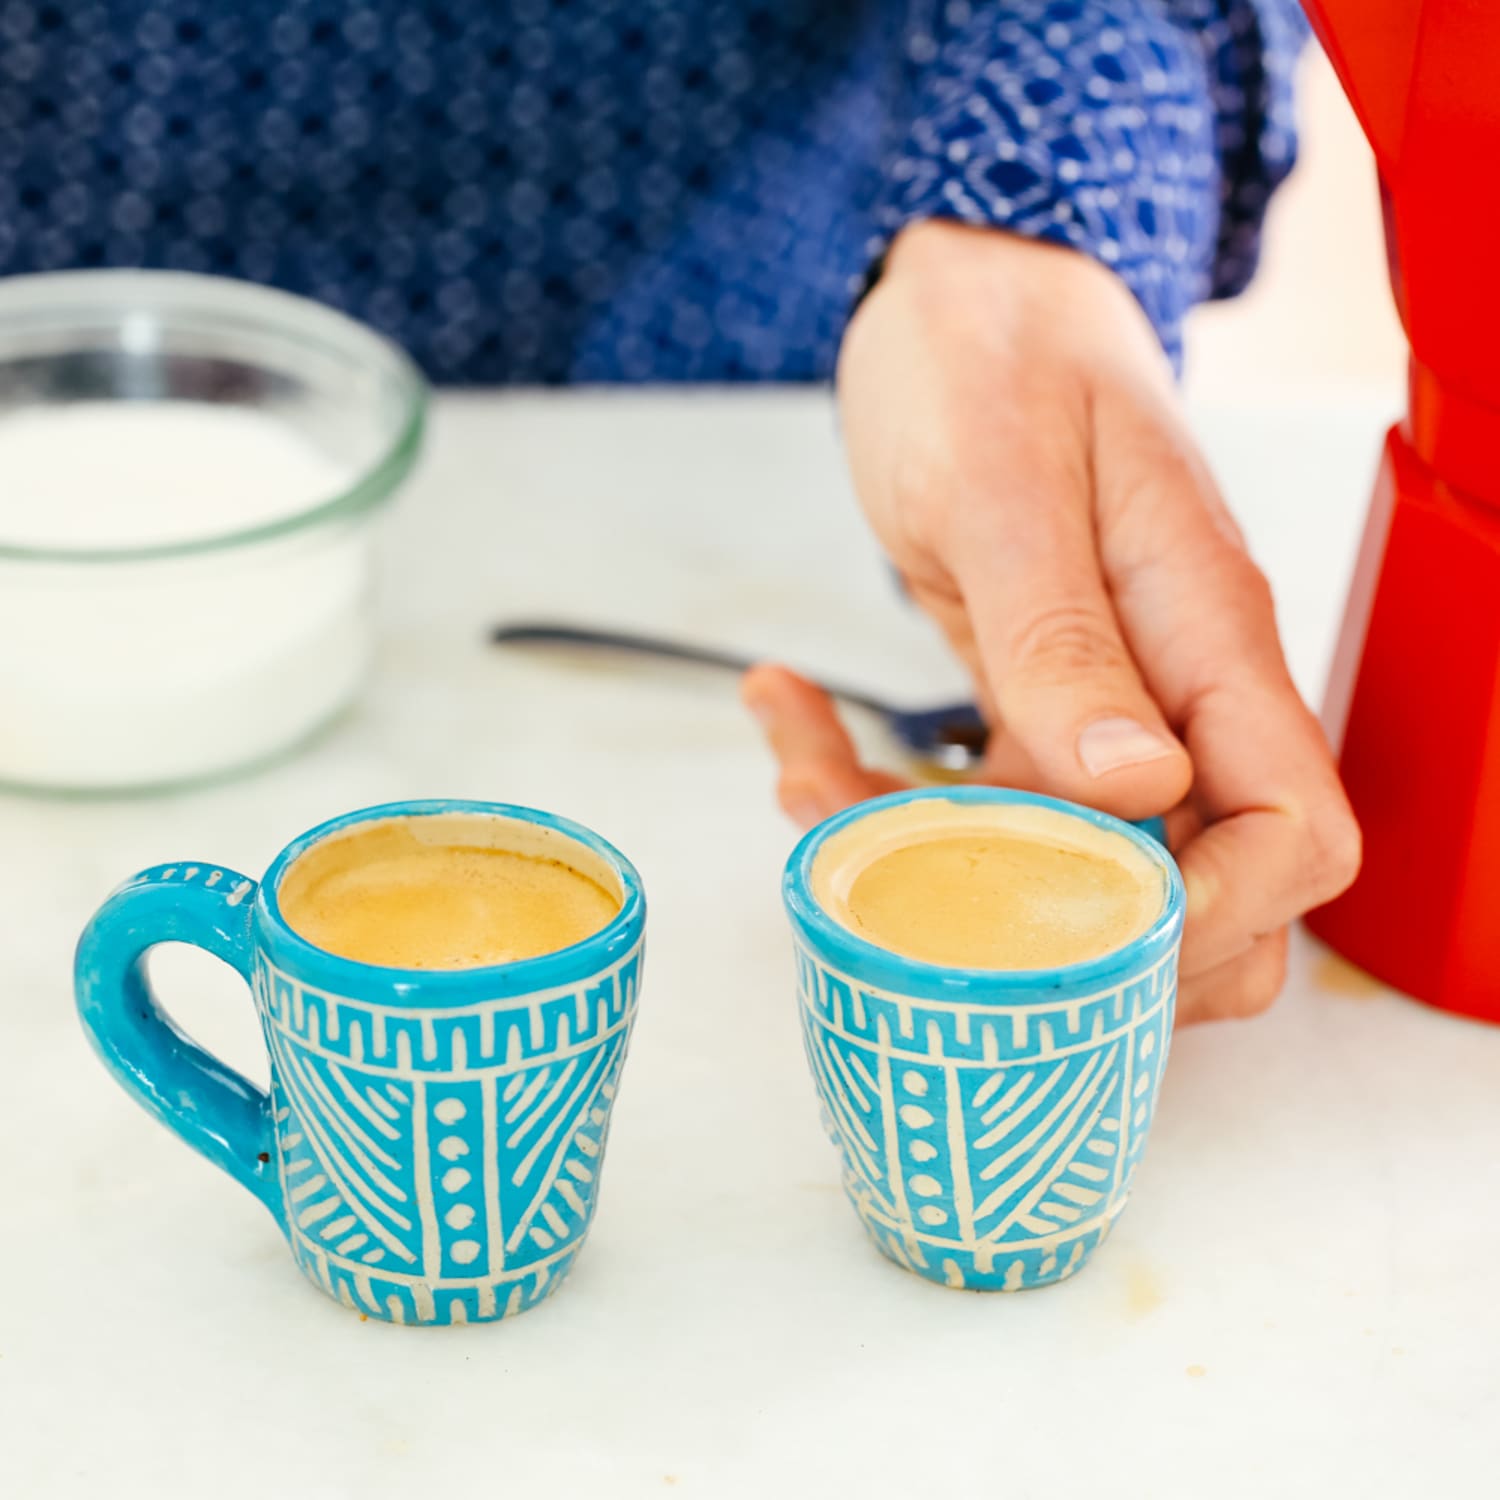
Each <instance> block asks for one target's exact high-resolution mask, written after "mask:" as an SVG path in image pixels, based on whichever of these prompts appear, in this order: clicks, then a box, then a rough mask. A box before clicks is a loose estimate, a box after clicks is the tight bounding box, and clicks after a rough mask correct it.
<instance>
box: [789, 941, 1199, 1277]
mask: <svg viewBox="0 0 1500 1500" xmlns="http://www.w3.org/2000/svg"><path fill="white" fill-rule="evenodd" d="M798 972H799V992H800V996H801V1001H802V1003H801V1007H800V1009H801V1015H802V1022H803V1037H804V1042H805V1045H806V1050H807V1056H808V1062H809V1064H810V1066H811V1068H812V1071H813V1076H814V1078H815V1080H816V1082H817V1084H818V1092H819V1097H820V1100H821V1103H822V1108H823V1118H824V1124H825V1126H826V1128H827V1130H828V1132H829V1134H830V1136H831V1137H832V1138H833V1140H834V1142H835V1144H836V1145H837V1146H838V1148H839V1151H840V1153H841V1155H842V1157H843V1166H844V1185H845V1188H846V1191H847V1192H848V1194H849V1197H850V1199H851V1201H852V1202H853V1204H854V1207H855V1209H856V1211H857V1212H858V1214H859V1216H860V1218H861V1219H862V1220H863V1221H864V1223H865V1226H866V1228H867V1229H868V1230H869V1232H870V1233H871V1235H872V1236H873V1237H874V1238H875V1239H876V1240H877V1242H878V1243H879V1245H880V1247H881V1249H882V1250H884V1251H885V1252H886V1254H888V1255H889V1256H890V1257H891V1258H892V1259H893V1260H896V1261H897V1262H898V1263H900V1264H902V1265H905V1266H907V1267H908V1268H909V1269H912V1270H915V1271H919V1272H921V1273H923V1274H925V1275H928V1276H938V1275H940V1277H941V1279H943V1280H946V1281H947V1282H948V1283H949V1284H950V1285H952V1286H957V1287H962V1286H1001V1287H1005V1288H1010V1289H1015V1288H1018V1287H1020V1286H1023V1285H1032V1284H1036V1283H1037V1282H1040V1281H1047V1280H1056V1279H1060V1278H1061V1277H1062V1276H1066V1275H1068V1274H1071V1272H1072V1271H1074V1270H1076V1269H1077V1267H1078V1266H1079V1265H1080V1264H1081V1263H1082V1261H1083V1260H1084V1259H1085V1258H1086V1256H1087V1255H1088V1253H1089V1252H1090V1251H1091V1250H1092V1249H1093V1248H1094V1246H1095V1245H1097V1244H1098V1242H1099V1241H1100V1240H1101V1239H1102V1238H1103V1237H1104V1235H1105V1234H1107V1233H1108V1231H1109V1228H1110V1226H1111V1224H1112V1223H1113V1221H1114V1219H1115V1217H1116V1215H1117V1214H1118V1213H1119V1212H1120V1210H1121V1209H1122V1208H1123V1207H1124V1204H1125V1200H1126V1198H1127V1196H1128V1193H1129V1188H1130V1182H1131V1179H1132V1177H1133V1176H1134V1171H1135V1166H1136V1162H1137V1160H1138V1157H1139V1153H1140V1149H1141V1145H1142V1143H1143V1142H1144V1140H1145V1136H1146V1131H1147V1129H1148V1127H1149V1125H1150V1123H1151V1115H1152V1111H1153V1109H1154V1107H1155V1099H1156V1092H1157V1084H1158V1082H1159V1079H1160V1076H1161V1070H1162V1067H1163V1064H1164V1062H1165V1058H1166V1052H1167V1044H1168V1041H1169V1034H1168V1030H1167V1023H1168V1019H1169V1016H1170V1012H1171V1005H1170V1001H1171V999H1172V996H1173V993H1174V989H1175V984H1176V966H1175V961H1174V960H1173V959H1171V958H1169V959H1167V960H1164V961H1162V962H1160V963H1158V964H1157V965H1156V966H1155V967H1154V968H1152V969H1151V970H1149V971H1147V972H1146V973H1144V974H1141V975H1137V976H1133V977H1132V978H1131V979H1130V980H1129V981H1127V982H1125V983H1123V984H1120V985H1118V986H1115V987H1113V988H1111V989H1109V990H1105V991H1101V992H1099V993H1098V994H1095V995H1087V996H1083V997H1080V998H1074V999H1068V1000H1058V1001H1047V1000H1038V999H1036V998H1032V999H1030V1000H1028V1001H1027V1002H1024V1003H1022V1004H1018V1005H1012V1006H1007V1005H1004V1004H995V1003H988V1002H973V1003H971V1002H963V1001H952V1000H920V999H912V998H910V997H907V996H902V995H897V994H893V993H889V992H886V991H882V990H878V989H873V988H871V987H870V986H868V985H862V984H860V983H859V982H858V981H856V980H854V979H852V978H851V977H850V976H848V975H846V974H841V973H839V972H838V971H837V970H834V969H831V968H829V967H827V966H825V965H823V964H821V963H819V962H817V961H816V960H815V959H813V958H812V957H811V956H810V955H809V954H808V953H807V952H806V950H804V949H800V948H799V953H798Z"/></svg>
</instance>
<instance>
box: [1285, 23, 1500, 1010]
mask: <svg viewBox="0 0 1500 1500" xmlns="http://www.w3.org/2000/svg"><path fill="white" fill-rule="evenodd" d="M1308 13H1309V15H1310V17H1311V19H1312V21H1313V25H1314V27H1315V28H1316V30H1317V32H1318V34H1319V36H1320V38H1321V40H1322V42H1323V45H1324V48H1325V49H1326V50H1327V52H1328V55H1329V57H1330V58H1331V60H1332V62H1333V65H1334V67H1335V69H1336V70H1337V72H1338V75H1339V77H1340V79H1341V80H1342V82H1343V84H1344V88H1345V89H1346V91H1347V92H1348V94H1349V98H1350V101H1351V102H1352V103H1353V105H1354V109H1355V112H1356V114H1357V115H1358V117H1359V120H1360V123H1361V124H1362V125H1363V126H1364V129H1365V133H1366V134H1367V135H1368V136H1369V139H1370V143H1371V145H1372V146H1373V147H1374V151H1375V160H1376V165H1377V167H1378V169H1379V173H1380V189H1381V195H1382V201H1383V205H1384V210H1385V225H1386V243H1387V249H1388V254H1389V259H1390V268H1391V284H1392V287H1393V288H1394V291H1395V295H1396V304H1397V307H1398V309H1399V311H1400V314H1401V321H1402V324H1403V326H1404V328H1405V330H1406V336H1407V339H1408V342H1409V343H1410V345H1411V367H1410V369H1411V373H1410V386H1409V395H1408V410H1407V415H1406V418H1405V420H1404V421H1403V422H1400V423H1398V424H1397V425H1396V426H1395V427H1393V428H1392V429H1391V430H1390V432H1389V433H1388V434H1387V436H1386V441H1385V451H1384V454H1383V456H1382V459H1381V465H1380V471H1379V475H1378V477H1377V480H1376V485H1375V495H1374V499H1373V501H1372V502H1371V506H1370V515H1369V520H1368V522H1367V523H1366V529H1365V537H1364V543H1363V546H1362V548H1361V551H1360V557H1359V562H1358V566H1357V568H1356V571H1355V577H1354V582H1353V585H1352V587H1351V589H1350V594H1349V601H1348V606H1347V610H1346V614H1345V618H1344V626H1343V634H1342V636H1341V638H1340V642H1339V649H1338V655H1337V658H1336V660H1335V664H1334V668H1333V674H1332V677H1331V679H1330V682H1329V688H1328V699H1327V705H1326V710H1325V722H1326V723H1327V726H1328V730H1329V734H1330V737H1331V738H1332V740H1333V743H1334V746H1335V748H1336V750H1337V751H1338V754H1339V763H1340V768H1341V770H1342V772H1343V777H1344V783H1345V785H1346V786H1347V787H1348V790H1349V796H1350V798H1351V800H1352V801H1353V804H1354V810H1355V812H1356V814H1357V815H1358V817H1359V821H1360V824H1361V826H1362V827H1363V829H1364V835H1365V861H1364V869H1363V871H1362V873H1361V874H1360V877H1359V879H1358V881H1356V882H1355V885H1354V887H1353V888H1352V889H1351V890H1350V891H1349V892H1348V894H1347V895H1345V896H1343V897H1341V898H1340V899H1339V900H1337V901H1335V902H1334V903H1333V904H1332V905H1330V906H1325V907H1323V908H1322V909H1321V910H1319V911H1316V912H1314V913H1313V914H1312V915H1311V917H1310V918H1309V925H1310V926H1311V927H1312V929H1313V931H1314V932H1316V933H1317V934H1318V935H1319V936H1320V937H1322V938H1324V939H1325V940H1326V941H1327V942H1329V943H1331V944H1332V945H1333V946H1334V947H1335V948H1336V949H1338V950H1339V951H1340V952H1341V953H1343V954H1345V955H1346V956H1347V957H1349V958H1350V959H1352V960H1353V961H1354V962H1355V963H1357V964H1359V965H1360V966H1361V967H1362V968H1365V969H1368V970H1369V971H1370V972H1371V973H1372V974H1375V975H1377V976H1378V977H1379V978H1380V979H1383V980H1385V981H1386V982H1387V983H1389V984H1392V985H1394V986H1396V987H1397V988H1398V989H1402V990H1405V991H1406V992H1407V993H1408V994H1411V995H1414V996H1415V997H1416V998H1418V999H1420V1000H1425V1001H1427V1002H1428V1003H1429V1004H1432V1005H1437V1006H1441V1007H1442V1008H1443V1009H1445V1010H1452V1011H1461V1012H1463V1013H1465V1014H1467V1015H1473V1016H1481V1017H1483V1018H1484V1019H1486V1020H1491V1021H1500V0H1308Z"/></svg>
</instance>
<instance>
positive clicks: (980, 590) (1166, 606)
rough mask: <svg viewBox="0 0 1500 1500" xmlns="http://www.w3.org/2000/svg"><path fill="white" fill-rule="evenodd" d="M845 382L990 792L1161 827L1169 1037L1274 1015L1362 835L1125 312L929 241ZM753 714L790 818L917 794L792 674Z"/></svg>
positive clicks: (863, 475) (1162, 363) (870, 308)
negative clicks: (1178, 871) (1303, 937)
mask: <svg viewBox="0 0 1500 1500" xmlns="http://www.w3.org/2000/svg"><path fill="white" fill-rule="evenodd" d="M838 386H839V402H840V409H841V415H842V419H843V427H844V434H845V439H846V444H847V449H848V454H849V463H850V468H851V471H852V473H853V478H854V485H855V489H856V491H857V492H858V494H859V497H860V501H861V503H862V505H863V507H864V509H865V513H866V516H867V517H868V519H869V521H870V524H871V526H872V527H873V528H874V531H875V533H876V535H877V537H878V538H879V539H880V541H881V543H882V544H883V545H884V547H885V549H886V551H887V552H888V553H889V555H890V557H891V559H892V561H893V562H894V563H895V565H896V567H897V568H898V569H899V570H900V572H901V574H902V576H903V578H904V579H905V582H906V585H907V587H908V589H909V590H910V592H911V594H912V597H913V598H914V599H915V600H916V602H917V603H918V604H919V605H920V606H921V607H922V608H923V609H924V610H925V611H926V612H927V613H928V614H929V615H931V616H932V618H933V619H934V620H935V621H936V622H937V624H938V625H939V626H940V628H941V629H942V631H943V632H944V634H945V636H946V637H947V640H948V642H949V644H950V645H951V646H952V648H953V649H954V651H955V652H957V654H958V655H959V657H960V658H961V659H962V661H963V662H964V664H965V666H966V667H967V668H968V670H969V672H970V673H971V675H972V677H973V679H974V682H975V688H976V692H977V694H978V697H979V701H980V703H981V705H982V706H983V708H984V710H985V714H986V717H987V718H988V720H989V722H990V724H991V726H992V735H991V744H990V749H989V752H988V754H987V756H986V760H985V764H984V766H983V767H982V770H981V771H980V777H981V779H983V780H985V781H990V782H997V783H1000V784H1004V785H1008V786H1017V787H1025V788H1030V789H1035V790H1039V791H1044V792H1049V793H1051V794H1053V795H1056V796H1061V797H1067V798H1070V799H1072V800H1074V801H1078V802H1083V803H1087V804H1088V805H1090V806H1093V807H1097V808H1101V809H1103V810H1105V811H1107V812H1112V813H1115V814H1117V815H1119V816H1120V817H1124V818H1142V817H1146V816H1149V815H1151V814H1155V813H1166V814H1167V815H1168V835H1169V840H1170V842H1171V845H1172V848H1173V850H1174V852H1175V853H1176V856H1177V859H1178V862H1179V864H1180V865H1181V868H1182V873H1183V878H1184V881H1185V882H1186V886H1187V893H1188V922H1187V928H1186V932H1185V936H1184V942H1183V950H1182V960H1181V969H1180V991H1179V998H1178V1018H1179V1020H1181V1021H1184V1022H1189V1021H1196V1020H1204V1019H1210V1018H1215V1017H1224V1016H1242V1015H1250V1014H1253V1013H1255V1012H1257V1011H1260V1010H1263V1009H1264V1008H1265V1007H1266V1006H1268V1005H1269V1004H1270V1003H1271V1002H1272V1000H1274V999H1275V997H1276V994H1277V992H1278V991H1279V990H1280V988H1281V984H1282V981H1283V978H1284V974H1285V964H1286V943H1287V938H1286V929H1287V925H1288V923H1290V922H1291V921H1293V920H1294V919H1295V918H1296V917H1298V916H1300V915H1301V914H1302V913H1303V912H1305V911H1307V910H1309V909H1310V908H1311V907H1314V906H1317V905H1320V904H1321V903H1323V902H1325V901H1328V900H1331V899H1332V898H1333V897H1334V896H1335V895H1337V894H1338V893H1339V892H1341V891H1342V890H1344V889H1345V888H1346V887H1347V886H1348V885H1349V884H1350V883H1351V882H1352V880H1353V879H1354V876H1355V874H1356V872H1357V870H1358V867H1359V852H1360V841H1359V830H1358V827H1357V825H1356V823H1355V821H1354V818H1353V815H1352V813H1351V812H1350V809H1349V804H1348V801H1347V799H1346V798H1345V796H1344V792H1343V788H1342V787H1341V786H1340V784H1339V780H1338V774H1337V771H1336V770H1335V767H1334V763H1333V758H1332V756H1331V754H1330V752H1329V749H1328V745H1327V742H1326V741H1325V739H1324V737H1323V734H1322V731H1321V730H1320V728H1319V726H1318V724H1317V722H1316V720H1315V719H1314V718H1313V716H1312V715H1311V714H1310V713H1309V712H1308V710H1307V708H1306V706H1305V705H1304V704H1303V702H1302V700H1301V698H1300V697H1299V696H1298V694H1297V690H1296V688H1295V687H1294V686H1293V684H1292V681H1291V677H1290V675H1289V673H1288V671H1287V667H1286V662H1285V660H1284V658H1283V656H1282V652H1281V646H1280V642H1279V640H1278V637H1277V633H1276V621H1275V614H1274V610H1273V607H1272V602H1271V595H1270V590H1269V588H1268V586H1267V584H1266V581H1265V579H1264V577H1263V576H1262V575H1261V573H1260V572H1259V570H1258V569H1257V568H1256V567H1255V565H1254V563H1253V562H1252V561H1251V559H1250V557H1249V555H1248V553H1247V552H1246V550H1245V546H1244V542H1243V539H1242V538H1241V535H1240V532H1239V529H1238V527H1237V526H1236V525H1235V523H1234V520H1233V518H1232V517H1231V516H1230V514H1229V512H1228V510H1227V509H1226V507H1225V505H1224V503H1223V501H1222V500H1221V499H1220V497H1219V495H1218V493H1217V491H1216V489H1215V487H1214V483H1213V480H1212V478H1211V476H1210V475H1209V473H1208V471H1207V469H1206V468H1205V466H1204V463H1203V460H1202V458H1201V457H1200V456H1199V454H1198V453H1197V451H1196V449H1195V447H1194V445H1193V442H1192V439H1191V437H1190V436H1189V434H1188V432H1187V430H1186V428H1185V426H1184V423H1183V419H1182V416H1181V413H1180V412H1179V410H1178V406H1177V400H1176V395H1175V392H1174V389H1173V385H1172V380H1171V372H1170V370H1169V368H1168V366H1167V363H1166V360H1165V358H1164V356H1163V354H1162V352H1161V349H1160V346H1159V345H1158V343H1157V340H1156V336H1155V334H1154V332H1153V331H1152V329H1151V327H1150V324H1149V323H1148V322H1147V320H1146V318H1145V315H1144V314H1143V313H1142V312H1141V310H1140V308H1139V306H1138V305H1137V303H1136V302H1135V299H1134V298H1133V297H1132V296H1131V294H1130V292H1129V291H1128V290H1127V289H1126V287H1125V286H1124V284H1123V283H1122V282H1120V281H1119V280H1118V279H1117V278H1116V277H1115V276H1114V275H1113V274H1112V273H1111V272H1109V271H1107V270H1106V269H1105V268H1104V267H1102V266H1100V265H1098V264H1096V263H1095V262H1093V261H1091V260H1089V259H1087V258H1085V257H1084V256H1082V255H1079V254H1077V253H1075V252H1073V251H1070V250H1066V249H1063V248H1060V247H1056V246H1051V245H1046V244H1042V243H1038V242H1033V241H1026V240H1022V239H1018V238H1016V237H1014V236H1011V235H1007V234H1003V233H1000V232H998V231H994V230H987V229H974V228H968V227H964V226H959V225H954V224H946V223H927V224H920V225H915V226H913V227H911V228H909V229H907V230H906V231H904V232H903V233H902V234H901V235H900V236H899V237H898V239H897V241H896V243H895V245H894V246H893V247H892V251H891V254H890V257H889V258H888V261H887V266H886V270H885V274H884V275H883V276H882V278H881V280H880V282H879V283H878V284H877V285H876V287H875V288H874V290H873V291H872V292H871V293H870V295H869V296H868V297H867V298H866V299H865V301H864V303H863V304H862V305H861V307H860V308H859V310H858V312H857V313H856V315H855V317H854V318H853V320H852V322H851V323H850V327H849V330H848V333H847V334H846V336H845V340H844V347H843V351H842V355H841V358H840V363H839V378H838ZM744 696H745V700H746V702H747V704H748V705H749V706H750V707H751V708H752V709H753V710H754V711H755V713H756V715H757V717H758V718H759V719H760V720H761V722H762V724H763V725H764V726H765V728H766V731H767V734H768V737H769V739H770V742H771V746H772V749H773V750H774V752H775V754H776V757H777V760H778V762H779V763H780V773H781V780H780V796H781V802H782V805H783V807H784V808H785V809H786V811H787V812H788V813H789V814H790V815H791V816H792V817H793V818H795V819H796V820H797V821H798V822H799V823H801V824H803V825H807V824H810V823H813V822H816V821H818V820H819V819H821V818H824V817H827V816H828V815H830V814H832V813H833V812H836V811H837V810H838V809H839V808H841V807H844V806H847V805H848V804H850V803H852V802H856V801H859V800H861V799H862V798H865V797H869V796H873V795H876V794H878V793H880V792H886V791H890V790H893V789H894V788H895V787H896V786H899V785H900V784H901V783H900V781H899V779H898V778H895V777H892V776H890V775H888V774H886V773H884V772H880V771H875V770H870V769H867V768H865V767H863V766H861V765H860V764H859V761H858V758H857V756H856V754H855V751H854V748H853V746H852V744H851V743H850V741H849V738H848V736H847V734H846V733H845V732H844V730H843V727H842V725H841V724H840V723H839V721H838V718H837V715H836V714H835V712H834V710H833V707H832V705H831V704H830V703H829V701H828V699H827V698H826V697H825V696H824V695H823V694H822V693H821V692H819V690H817V689H816V688H814V687H812V686H811V685H810V684H808V683H806V682H803V681H802V680H801V679H800V678H797V677H795V676H793V674H791V673H789V672H786V671H785V670H784V669H781V668H775V667H763V668H758V669H756V671H754V672H752V673H751V674H749V675H748V676H747V678H746V680H745V684H744Z"/></svg>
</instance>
